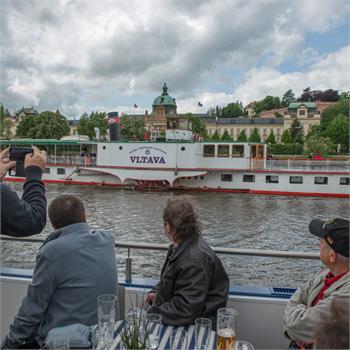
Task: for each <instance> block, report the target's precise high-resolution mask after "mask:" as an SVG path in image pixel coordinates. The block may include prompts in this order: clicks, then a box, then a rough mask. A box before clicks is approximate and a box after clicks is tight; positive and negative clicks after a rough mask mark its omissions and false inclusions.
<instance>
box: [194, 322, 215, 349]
mask: <svg viewBox="0 0 350 350" xmlns="http://www.w3.org/2000/svg"><path fill="white" fill-rule="evenodd" d="M211 327H212V322H211V320H209V318H197V319H196V320H195V321H194V337H195V341H196V345H195V346H196V350H206V349H207V348H208V345H209V341H210V336H211Z"/></svg>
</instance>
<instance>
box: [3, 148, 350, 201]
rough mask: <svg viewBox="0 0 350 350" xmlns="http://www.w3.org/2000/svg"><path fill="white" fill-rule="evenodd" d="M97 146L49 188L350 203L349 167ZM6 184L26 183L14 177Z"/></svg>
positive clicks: (261, 154) (250, 153)
mask: <svg viewBox="0 0 350 350" xmlns="http://www.w3.org/2000/svg"><path fill="white" fill-rule="evenodd" d="M94 146H95V147H96V151H97V152H96V153H97V157H96V159H95V158H94V159H91V158H89V159H86V157H85V158H84V159H83V158H80V157H79V156H75V158H74V159H72V158H64V157H61V158H60V157H55V161H53V162H51V164H49V165H48V168H47V169H46V173H45V174H44V176H43V179H44V182H48V183H50V182H53V183H65V184H83V185H101V186H102V185H104V186H112V187H127V188H140V189H151V190H160V189H189V190H198V191H217V192H245V193H254V194H272V195H302V196H331V197H349V162H348V161H347V162H338V163H337V162H329V161H326V162H320V161H308V160H305V161H297V162H289V161H284V162H282V161H277V160H267V159H266V154H267V147H266V145H263V144H251V143H234V142H215V143H214V142H176V143H175V142H174V143H150V142H148V143H145V142H135V143H134V142H106V143H97V144H94ZM237 150H239V151H240V152H241V153H240V154H238V155H237V153H235V152H237ZM223 151H227V152H226V153H225V152H223ZM206 152H209V153H206ZM220 152H223V153H220ZM60 163H61V164H60ZM48 169H49V170H48ZM6 180H9V181H23V178H16V177H14V176H8V177H6Z"/></svg>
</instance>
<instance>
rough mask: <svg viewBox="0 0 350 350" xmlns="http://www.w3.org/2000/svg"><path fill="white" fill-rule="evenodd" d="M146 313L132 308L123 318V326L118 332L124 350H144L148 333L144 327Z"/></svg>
mask: <svg viewBox="0 0 350 350" xmlns="http://www.w3.org/2000/svg"><path fill="white" fill-rule="evenodd" d="M145 313H146V311H145V310H143V309H140V308H134V307H132V308H131V309H130V310H129V312H128V314H127V317H126V318H125V326H124V327H123V329H122V331H121V332H120V337H121V339H122V342H123V345H124V347H125V349H135V350H139V349H146V345H147V341H148V336H149V334H148V333H149V332H148V330H146V329H145V327H144V317H145Z"/></svg>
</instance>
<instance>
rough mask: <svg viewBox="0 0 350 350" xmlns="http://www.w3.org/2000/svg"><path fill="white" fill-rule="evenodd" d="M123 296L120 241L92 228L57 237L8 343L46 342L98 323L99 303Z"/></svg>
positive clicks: (41, 257)
mask: <svg viewBox="0 0 350 350" xmlns="http://www.w3.org/2000/svg"><path fill="white" fill-rule="evenodd" d="M116 292H117V269H116V261H115V252H114V239H113V237H112V235H111V234H110V233H109V232H107V231H99V230H91V229H90V228H89V225H88V224H86V223H78V224H73V225H69V226H66V227H64V228H62V229H60V230H56V231H54V232H52V233H51V234H50V235H49V236H48V237H47V239H46V241H45V242H44V244H43V245H42V246H41V248H40V250H39V254H38V255H37V259H36V265H35V268H34V274H33V281H32V284H31V285H30V286H29V287H28V292H27V295H26V297H25V298H24V299H23V301H22V305H21V307H20V309H19V311H18V313H17V315H16V317H15V320H14V322H13V324H12V325H11V326H10V332H9V335H8V338H9V339H10V340H11V341H12V342H15V343H22V342H23V341H24V340H26V339H28V338H33V337H35V338H37V340H39V342H40V340H42V339H43V338H45V337H46V335H47V333H48V331H49V330H50V329H52V328H55V327H61V326H67V325H70V324H74V323H82V324H85V325H92V324H95V323H97V297H98V296H99V295H101V294H115V295H116Z"/></svg>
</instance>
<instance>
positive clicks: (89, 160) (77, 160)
mask: <svg viewBox="0 0 350 350" xmlns="http://www.w3.org/2000/svg"><path fill="white" fill-rule="evenodd" d="M47 164H50V165H62V166H66V167H68V166H95V165H96V157H94V156H80V155H60V156H53V155H49V156H48V157H47Z"/></svg>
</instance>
